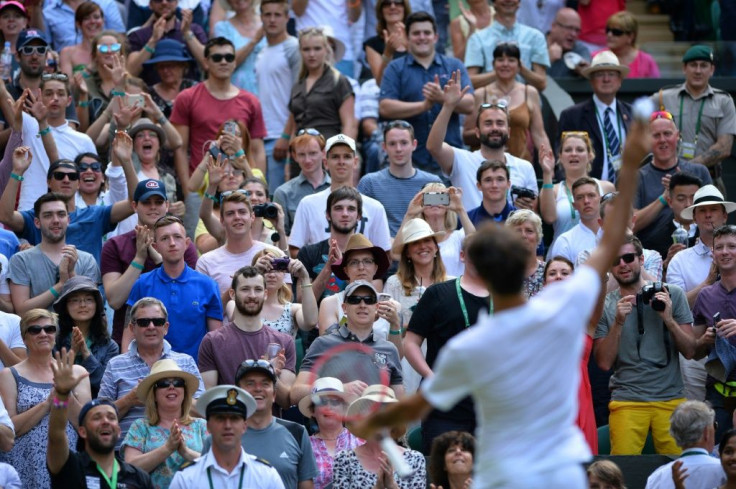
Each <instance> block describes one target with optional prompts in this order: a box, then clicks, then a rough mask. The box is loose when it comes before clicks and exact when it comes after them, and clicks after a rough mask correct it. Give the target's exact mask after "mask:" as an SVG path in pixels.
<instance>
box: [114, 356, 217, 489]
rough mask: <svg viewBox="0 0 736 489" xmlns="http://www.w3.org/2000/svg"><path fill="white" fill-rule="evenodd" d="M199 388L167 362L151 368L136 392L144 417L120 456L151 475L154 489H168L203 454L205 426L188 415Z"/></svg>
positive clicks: (131, 431)
mask: <svg viewBox="0 0 736 489" xmlns="http://www.w3.org/2000/svg"><path fill="white" fill-rule="evenodd" d="M198 386H199V380H198V379H197V378H196V377H195V376H194V375H192V374H190V373H189V372H185V371H183V370H182V369H181V368H180V367H179V366H178V365H177V364H176V362H175V361H173V360H171V359H168V358H166V359H163V360H159V361H157V362H156V363H154V364H153V366H152V367H151V373H150V374H148V376H147V377H146V378H145V379H143V380H142V381H141V383H140V384H138V388H137V389H136V395H137V396H138V400H139V401H140V402H142V403H143V404H144V406H145V410H146V411H145V412H146V416H145V418H141V419H137V420H135V421H134V422H133V424H132V425H131V427H130V429H129V430H128V434H127V435H126V436H125V440H123V443H122V445H121V446H120V452H121V453H122V454H123V455H124V457H125V461H126V462H128V463H129V464H131V465H135V466H136V467H138V468H140V469H142V470H145V471H146V472H148V473H150V474H151V481H152V482H153V486H154V487H156V488H157V489H165V488H168V487H169V484H171V480H172V479H173V478H174V474H175V473H176V471H177V470H180V469H181V468H182V466H183V465H184V464H186V463H188V462H192V461H193V460H194V459H196V458H197V457H199V455H200V453H201V452H202V447H203V445H204V439H205V436H206V435H207V422H206V421H205V420H204V419H202V418H192V417H191V416H190V415H189V412H190V409H191V407H192V395H193V394H194V392H196V390H197V387H198Z"/></svg>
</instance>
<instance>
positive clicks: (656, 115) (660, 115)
mask: <svg viewBox="0 0 736 489" xmlns="http://www.w3.org/2000/svg"><path fill="white" fill-rule="evenodd" d="M657 119H667V120H668V121H672V122H675V118H674V116H673V115H672V113H671V112H667V111H666V110H658V111H656V112H652V115H650V116H649V122H652V121H656V120H657Z"/></svg>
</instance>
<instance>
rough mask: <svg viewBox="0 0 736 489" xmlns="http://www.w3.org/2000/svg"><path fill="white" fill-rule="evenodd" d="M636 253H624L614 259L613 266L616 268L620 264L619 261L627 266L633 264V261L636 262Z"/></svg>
mask: <svg viewBox="0 0 736 489" xmlns="http://www.w3.org/2000/svg"><path fill="white" fill-rule="evenodd" d="M636 257H637V255H636V253H624V254H623V255H619V256H618V257H616V258H615V261H614V262H613V266H614V267H615V266H618V264H619V263H621V260H623V261H624V263H626V264H629V263H633V262H634V260H636Z"/></svg>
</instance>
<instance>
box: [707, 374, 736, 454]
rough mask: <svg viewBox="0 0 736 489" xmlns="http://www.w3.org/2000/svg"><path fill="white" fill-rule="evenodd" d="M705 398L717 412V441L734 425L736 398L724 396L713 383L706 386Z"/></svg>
mask: <svg viewBox="0 0 736 489" xmlns="http://www.w3.org/2000/svg"><path fill="white" fill-rule="evenodd" d="M705 400H706V401H708V402H709V403H710V405H711V407H712V408H713V411H715V412H716V422H717V423H718V429H717V430H716V442H718V441H719V440H720V439H721V436H723V434H724V433H725V432H726V431H728V430H730V429H731V428H732V427H733V421H732V419H733V418H732V416H733V411H734V407H735V406H736V398H734V397H724V396H723V395H721V393H720V392H718V391H717V390H716V389H715V388H714V387H713V386H712V385H709V386H707V387H706V388H705Z"/></svg>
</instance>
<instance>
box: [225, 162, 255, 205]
mask: <svg viewBox="0 0 736 489" xmlns="http://www.w3.org/2000/svg"><path fill="white" fill-rule="evenodd" d="M238 171H240V172H241V173H242V170H233V171H232V173H236V172H238ZM232 194H243V195H245V196H246V197H250V190H245V189H242V188H239V189H237V190H228V191H227V192H222V193H221V194H220V204H222V201H223V200H225V197H227V196H229V195H232Z"/></svg>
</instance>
